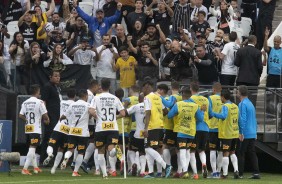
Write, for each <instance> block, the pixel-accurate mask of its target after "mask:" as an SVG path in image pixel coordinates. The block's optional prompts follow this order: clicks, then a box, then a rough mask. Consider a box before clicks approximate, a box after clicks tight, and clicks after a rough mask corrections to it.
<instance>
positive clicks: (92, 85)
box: [88, 79, 99, 88]
mask: <svg viewBox="0 0 282 184" xmlns="http://www.w3.org/2000/svg"><path fill="white" fill-rule="evenodd" d="M97 85H99V83H98V81H97V80H94V79H91V80H90V81H89V82H88V88H92V87H94V86H97Z"/></svg>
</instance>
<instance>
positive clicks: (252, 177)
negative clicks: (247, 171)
mask: <svg viewBox="0 0 282 184" xmlns="http://www.w3.org/2000/svg"><path fill="white" fill-rule="evenodd" d="M249 179H260V175H259V174H253V175H252V176H251V177H249Z"/></svg>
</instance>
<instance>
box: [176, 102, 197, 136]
mask: <svg viewBox="0 0 282 184" xmlns="http://www.w3.org/2000/svg"><path fill="white" fill-rule="evenodd" d="M177 108H178V115H177V116H176V118H177V122H174V129H173V131H174V132H177V133H183V134H186V135H190V136H195V134H196V118H195V115H196V112H197V110H198V108H199V106H198V105H197V104H195V103H193V102H184V101H181V102H177Z"/></svg>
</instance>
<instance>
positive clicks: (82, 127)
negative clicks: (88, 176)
mask: <svg viewBox="0 0 282 184" xmlns="http://www.w3.org/2000/svg"><path fill="white" fill-rule="evenodd" d="M78 97H79V100H77V101H76V102H74V103H72V104H71V105H70V106H69V108H68V110H67V112H66V113H65V114H64V115H63V116H61V118H60V120H61V121H62V120H64V119H68V122H69V125H70V131H69V140H68V151H67V152H66V153H65V157H64V160H63V162H62V164H61V169H65V168H66V165H67V162H68V160H69V158H70V157H71V156H72V154H73V151H74V149H75V148H76V147H77V152H78V155H77V157H76V160H75V166H74V170H73V173H72V176H80V175H79V174H78V169H79V167H80V166H81V164H82V161H83V155H84V152H85V150H86V146H87V143H88V140H89V137H90V133H89V129H88V122H89V117H90V116H94V117H95V116H96V112H95V109H94V108H93V107H91V106H90V104H89V103H87V98H88V93H87V90H84V89H81V90H80V91H79V92H78Z"/></svg>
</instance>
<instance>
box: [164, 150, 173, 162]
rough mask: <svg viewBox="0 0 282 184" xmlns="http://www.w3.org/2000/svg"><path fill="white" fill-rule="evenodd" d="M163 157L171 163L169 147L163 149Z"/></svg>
mask: <svg viewBox="0 0 282 184" xmlns="http://www.w3.org/2000/svg"><path fill="white" fill-rule="evenodd" d="M163 157H164V161H165V163H166V164H167V165H171V155H170V151H169V149H167V148H165V149H164V150H163Z"/></svg>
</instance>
